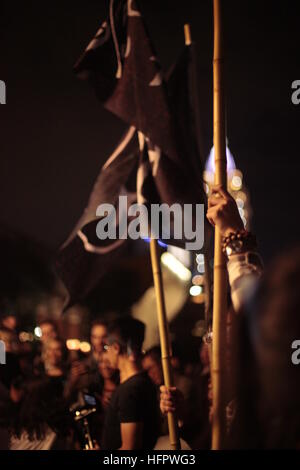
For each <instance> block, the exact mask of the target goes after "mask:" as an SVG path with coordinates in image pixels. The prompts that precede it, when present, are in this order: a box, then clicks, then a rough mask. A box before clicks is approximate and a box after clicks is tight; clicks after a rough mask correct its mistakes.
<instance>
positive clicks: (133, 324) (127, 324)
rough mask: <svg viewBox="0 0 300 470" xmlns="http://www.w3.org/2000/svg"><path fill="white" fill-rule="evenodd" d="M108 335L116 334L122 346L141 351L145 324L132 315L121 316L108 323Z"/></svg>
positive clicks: (136, 351)
mask: <svg viewBox="0 0 300 470" xmlns="http://www.w3.org/2000/svg"><path fill="white" fill-rule="evenodd" d="M108 336H115V337H116V338H117V339H118V340H119V341H120V345H121V346H123V347H124V348H127V349H128V348H130V349H131V350H132V351H134V352H135V353H140V352H141V350H142V346H143V342H144V338H145V324H144V323H143V322H141V321H140V320H136V319H135V318H132V317H130V316H125V317H121V318H119V319H117V320H114V321H113V322H112V323H110V324H109V325H108Z"/></svg>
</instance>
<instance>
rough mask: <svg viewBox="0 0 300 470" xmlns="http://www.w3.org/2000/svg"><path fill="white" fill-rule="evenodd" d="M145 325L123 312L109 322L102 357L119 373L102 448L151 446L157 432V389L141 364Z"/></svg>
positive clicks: (107, 413)
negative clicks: (116, 318)
mask: <svg viewBox="0 0 300 470" xmlns="http://www.w3.org/2000/svg"><path fill="white" fill-rule="evenodd" d="M144 335H145V325H144V323H142V322H140V321H139V320H135V319H134V318H132V317H129V316H126V317H125V316H124V317H123V318H120V319H119V320H117V321H115V322H113V323H112V324H110V325H109V326H108V335H107V343H106V344H105V346H104V351H105V352H104V357H105V359H106V360H107V361H108V363H109V366H110V367H111V368H113V369H114V370H118V371H119V373H120V384H119V385H118V386H117V388H116V390H115V392H114V393H113V395H112V397H111V400H110V403H109V405H108V407H107V411H106V417H105V422H104V428H103V435H102V440H101V441H102V442H101V448H102V449H106V450H117V449H119V450H135V449H153V447H154V445H155V443H156V441H157V438H158V434H159V406H158V401H157V394H156V389H155V386H154V384H153V383H152V381H151V380H150V378H149V377H148V375H147V373H146V372H145V371H144V370H143V368H142V365H141V357H142V345H143V341H144Z"/></svg>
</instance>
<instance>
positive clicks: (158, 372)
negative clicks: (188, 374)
mask: <svg viewBox="0 0 300 470" xmlns="http://www.w3.org/2000/svg"><path fill="white" fill-rule="evenodd" d="M142 365H143V369H144V370H145V371H146V372H147V374H148V375H149V377H150V379H151V380H152V382H153V383H154V384H155V385H161V384H162V383H163V376H162V368H161V365H160V364H159V363H158V362H157V361H156V360H155V359H153V358H152V357H151V356H146V357H144V359H143V362H142Z"/></svg>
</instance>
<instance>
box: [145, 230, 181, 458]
mask: <svg viewBox="0 0 300 470" xmlns="http://www.w3.org/2000/svg"><path fill="white" fill-rule="evenodd" d="M150 254H151V264H152V272H153V281H154V288H155V296H156V308H157V320H158V329H159V336H160V346H161V359H162V368H163V375H164V384H165V386H166V387H172V386H173V380H172V370H171V357H172V353H171V346H170V340H169V329H168V321H167V314H166V304H165V298H164V291H163V281H162V272H161V265H160V260H159V254H158V249H157V240H155V239H153V238H151V240H150ZM168 427H169V438H170V445H171V448H172V450H180V440H179V433H178V424H177V418H176V414H175V413H168Z"/></svg>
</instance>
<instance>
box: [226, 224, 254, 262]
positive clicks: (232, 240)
mask: <svg viewBox="0 0 300 470" xmlns="http://www.w3.org/2000/svg"><path fill="white" fill-rule="evenodd" d="M256 249H257V242H256V237H255V235H253V234H252V233H251V232H249V231H247V230H245V229H242V230H235V231H231V232H229V233H228V235H227V236H224V237H223V239H222V250H223V253H224V254H226V255H227V257H228V258H229V257H231V256H234V255H235V254H241V253H245V252H247V251H256Z"/></svg>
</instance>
